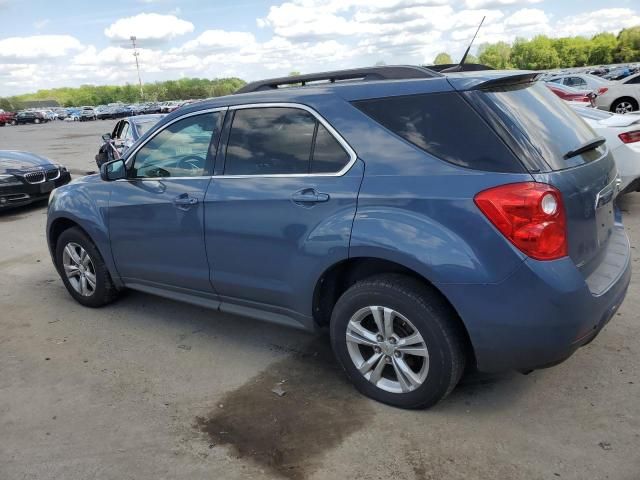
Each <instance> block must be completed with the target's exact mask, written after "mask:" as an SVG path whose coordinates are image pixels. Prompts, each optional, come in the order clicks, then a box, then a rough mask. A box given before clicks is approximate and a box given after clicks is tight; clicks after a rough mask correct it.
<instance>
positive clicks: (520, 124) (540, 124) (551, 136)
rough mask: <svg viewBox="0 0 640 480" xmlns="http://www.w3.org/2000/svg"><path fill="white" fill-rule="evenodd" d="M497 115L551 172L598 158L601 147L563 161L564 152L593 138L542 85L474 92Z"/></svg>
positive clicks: (525, 85) (515, 86)
mask: <svg viewBox="0 0 640 480" xmlns="http://www.w3.org/2000/svg"><path fill="white" fill-rule="evenodd" d="M477 95H478V96H479V99H480V100H481V101H482V102H483V103H485V104H486V105H487V106H488V107H489V108H490V109H491V110H493V111H494V112H495V113H497V114H498V116H499V117H500V118H501V120H502V121H503V122H504V124H505V126H506V128H507V130H508V131H509V133H511V135H512V136H513V137H515V138H524V139H525V140H526V143H527V144H528V145H529V148H531V147H533V148H534V149H535V150H536V151H537V152H538V153H539V155H540V156H541V157H542V159H544V161H545V162H546V163H547V164H548V165H549V167H551V169H552V170H562V169H565V168H570V167H574V166H577V165H581V164H583V163H587V162H591V161H593V160H597V159H598V158H600V157H601V156H602V155H603V154H604V152H605V147H598V148H596V149H594V150H589V151H587V152H584V153H582V154H581V155H577V156H575V157H572V158H569V159H565V158H564V156H565V154H566V153H567V152H570V151H572V150H575V149H576V148H578V147H580V146H582V145H584V144H586V143H588V142H589V141H591V140H593V139H594V138H595V137H596V136H597V135H596V134H595V132H594V131H593V130H592V129H591V127H589V126H588V125H587V124H586V123H585V122H584V121H583V120H582V119H581V118H580V117H579V116H578V115H576V113H574V112H573V111H572V110H571V108H570V107H569V106H567V104H566V103H565V102H564V101H563V100H560V99H559V98H558V97H557V96H556V95H555V94H554V93H553V92H551V90H549V89H548V88H547V87H546V86H544V84H543V83H542V82H536V83H527V84H518V85H509V86H506V87H498V88H492V89H487V90H479V91H478V92H477Z"/></svg>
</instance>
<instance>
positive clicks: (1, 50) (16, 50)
mask: <svg viewBox="0 0 640 480" xmlns="http://www.w3.org/2000/svg"><path fill="white" fill-rule="evenodd" d="M81 49H82V44H81V43H80V41H79V40H78V39H77V38H75V37H72V36H71V35H33V36H31V37H9V38H5V39H3V40H0V60H15V61H30V60H39V59H46V58H58V57H64V56H66V55H68V54H70V53H74V52H76V51H79V50H81Z"/></svg>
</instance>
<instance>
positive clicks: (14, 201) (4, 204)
mask: <svg viewBox="0 0 640 480" xmlns="http://www.w3.org/2000/svg"><path fill="white" fill-rule="evenodd" d="M70 181H71V175H70V174H69V172H61V173H60V177H59V178H58V179H56V180H55V181H54V182H53V188H58V187H61V186H62V185H66V184H67V183H69V182H70ZM41 185H43V184H41V183H35V184H31V183H23V184H22V185H16V186H11V187H0V210H3V209H7V208H13V207H20V206H24V205H29V204H30V203H33V202H37V201H39V200H44V199H46V198H47V197H48V196H49V193H50V192H45V193H43V192H42V190H41Z"/></svg>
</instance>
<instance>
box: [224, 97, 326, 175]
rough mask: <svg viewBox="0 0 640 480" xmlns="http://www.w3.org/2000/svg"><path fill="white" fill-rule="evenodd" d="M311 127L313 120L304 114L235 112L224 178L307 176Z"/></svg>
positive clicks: (265, 110) (259, 110)
mask: <svg viewBox="0 0 640 480" xmlns="http://www.w3.org/2000/svg"><path fill="white" fill-rule="evenodd" d="M315 127H316V124H315V118H314V117H313V116H312V115H310V114H309V113H307V112H305V111H304V110H297V109H293V108H255V109H241V110H236V112H235V115H234V117H233V124H232V125H231V133H230V135H229V142H228V144H227V156H226V161H225V170H224V173H225V175H272V174H292V173H307V172H308V169H309V158H310V157H311V145H312V143H313V132H314V130H315Z"/></svg>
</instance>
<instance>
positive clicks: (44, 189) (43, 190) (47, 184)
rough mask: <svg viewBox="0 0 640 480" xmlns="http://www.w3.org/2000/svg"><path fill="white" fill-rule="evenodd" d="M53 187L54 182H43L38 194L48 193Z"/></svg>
mask: <svg viewBox="0 0 640 480" xmlns="http://www.w3.org/2000/svg"><path fill="white" fill-rule="evenodd" d="M54 187H55V184H54V182H45V183H41V184H40V193H49V192H50V191H51V190H53V188H54Z"/></svg>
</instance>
